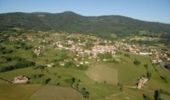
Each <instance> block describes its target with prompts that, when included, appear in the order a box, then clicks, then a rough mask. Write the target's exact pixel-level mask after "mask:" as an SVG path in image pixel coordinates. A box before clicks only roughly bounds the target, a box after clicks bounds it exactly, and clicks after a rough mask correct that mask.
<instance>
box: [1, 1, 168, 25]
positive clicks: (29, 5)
mask: <svg viewBox="0 0 170 100" xmlns="http://www.w3.org/2000/svg"><path fill="white" fill-rule="evenodd" d="M64 11H73V12H75V13H78V14H81V15H85V16H100V15H123V16H128V17H132V18H136V19H140V20H145V21H154V22H163V23H170V0H0V13H8V12H51V13H60V12H64Z"/></svg>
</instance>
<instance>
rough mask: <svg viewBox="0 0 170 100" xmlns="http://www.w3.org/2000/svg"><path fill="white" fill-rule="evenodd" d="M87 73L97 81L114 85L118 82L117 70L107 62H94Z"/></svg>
mask: <svg viewBox="0 0 170 100" xmlns="http://www.w3.org/2000/svg"><path fill="white" fill-rule="evenodd" d="M86 74H87V76H89V77H90V78H91V79H93V80H94V81H96V82H100V83H104V82H106V83H108V84H112V85H117V82H118V72H117V70H115V69H114V68H111V67H110V66H109V65H106V64H102V63H99V64H93V65H91V66H90V67H89V69H88V70H87V72H86Z"/></svg>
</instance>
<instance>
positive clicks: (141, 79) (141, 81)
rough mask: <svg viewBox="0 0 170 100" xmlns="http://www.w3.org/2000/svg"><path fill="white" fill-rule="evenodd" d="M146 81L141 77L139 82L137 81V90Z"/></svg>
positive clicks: (146, 79)
mask: <svg viewBox="0 0 170 100" xmlns="http://www.w3.org/2000/svg"><path fill="white" fill-rule="evenodd" d="M147 81H148V78H146V77H141V78H140V79H139V80H138V83H137V87H136V88H137V89H141V88H142V87H143V86H144V85H145V84H146V83H147Z"/></svg>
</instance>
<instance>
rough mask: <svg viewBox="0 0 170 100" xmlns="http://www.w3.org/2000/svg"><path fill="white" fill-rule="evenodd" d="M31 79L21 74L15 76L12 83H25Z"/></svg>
mask: <svg viewBox="0 0 170 100" xmlns="http://www.w3.org/2000/svg"><path fill="white" fill-rule="evenodd" d="M28 81H29V79H28V77H26V76H24V75H20V76H17V77H14V78H13V80H12V83H14V84H24V83H28Z"/></svg>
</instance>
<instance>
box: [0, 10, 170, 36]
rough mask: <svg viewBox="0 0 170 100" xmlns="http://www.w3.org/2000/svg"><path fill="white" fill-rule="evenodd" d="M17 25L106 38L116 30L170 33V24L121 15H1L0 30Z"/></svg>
mask: <svg viewBox="0 0 170 100" xmlns="http://www.w3.org/2000/svg"><path fill="white" fill-rule="evenodd" d="M13 27H19V28H24V29H33V30H38V31H49V30H54V31H65V32H69V33H86V34H92V33H93V34H97V35H98V36H102V37H110V35H111V34H113V33H114V34H117V35H120V36H124V35H129V34H136V33H139V32H140V31H147V32H149V33H170V24H163V23H157V22H146V21H141V20H137V19H133V18H129V17H124V16H118V15H108V16H82V15H79V14H76V13H74V12H69V11H67V12H63V13H46V12H34V13H22V12H15V13H4V14H0V31H4V30H8V29H10V28H13Z"/></svg>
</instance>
